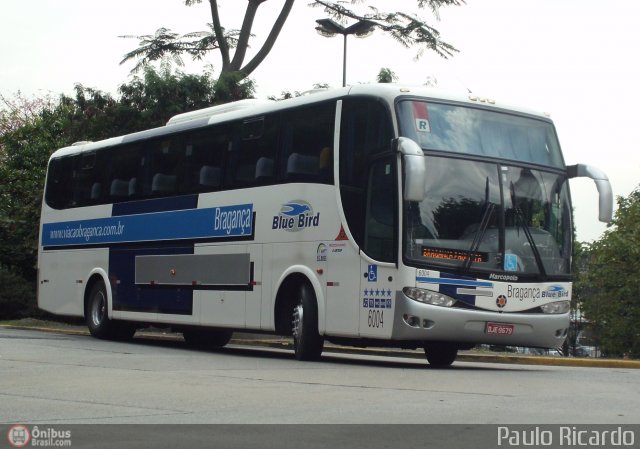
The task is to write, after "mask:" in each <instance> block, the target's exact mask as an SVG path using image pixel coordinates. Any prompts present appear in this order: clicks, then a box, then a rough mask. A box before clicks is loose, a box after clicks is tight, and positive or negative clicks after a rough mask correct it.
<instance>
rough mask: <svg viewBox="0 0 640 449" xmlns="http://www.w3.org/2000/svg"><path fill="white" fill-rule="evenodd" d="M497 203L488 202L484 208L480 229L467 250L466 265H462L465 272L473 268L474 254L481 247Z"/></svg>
mask: <svg viewBox="0 0 640 449" xmlns="http://www.w3.org/2000/svg"><path fill="white" fill-rule="evenodd" d="M495 208H496V205H495V204H494V203H489V202H488V203H487V207H486V208H485V210H484V214H483V215H482V220H481V221H480V226H478V230H477V231H476V233H475V235H474V236H473V242H471V247H470V248H469V249H468V250H467V251H466V252H467V258H466V260H465V261H464V265H463V267H462V271H463V272H467V271H469V269H470V268H471V264H472V263H473V258H472V257H473V255H474V254H475V253H476V252H477V251H478V248H479V247H480V243H482V240H483V239H484V234H485V232H486V231H487V228H488V227H489V222H490V221H491V217H492V216H493V211H494V210H495Z"/></svg>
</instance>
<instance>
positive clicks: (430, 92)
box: [51, 83, 549, 158]
mask: <svg viewBox="0 0 640 449" xmlns="http://www.w3.org/2000/svg"><path fill="white" fill-rule="evenodd" d="M355 95H358V96H375V97H379V98H383V99H385V100H387V101H388V102H389V103H390V104H393V102H394V101H395V99H396V98H398V97H403V96H407V97H421V98H426V99H429V100H440V101H452V102H456V103H466V104H469V105H475V106H478V105H480V106H482V107H486V108H491V109H496V110H501V111H511V112H517V113H522V114H527V115H532V116H537V117H539V118H543V119H546V120H549V115H548V114H543V113H540V112H539V111H533V110H530V109H525V108H522V107H518V106H513V105H507V104H504V103H498V102H497V101H494V100H492V99H489V98H485V97H481V96H478V95H475V94H472V93H464V92H462V93H461V92H457V93H455V92H447V91H444V90H442V89H438V88H430V87H425V86H409V85H400V84H393V83H388V84H387V83H379V84H357V85H355V86H349V87H341V88H336V89H318V90H315V91H313V93H309V94H303V95H302V96H299V97H295V98H291V99H287V100H282V101H272V100H257V99H247V100H239V101H236V102H232V103H227V104H223V105H218V106H212V107H209V108H204V109H199V110H197V111H191V112H186V113H182V114H178V115H176V116H174V117H172V118H171V119H169V121H168V122H167V124H166V125H165V126H161V127H158V128H153V129H148V130H145V131H139V132H136V133H132V134H127V135H123V136H119V137H112V138H109V139H105V140H100V141H96V142H77V143H75V144H73V145H71V146H68V147H64V148H60V149H59V150H57V151H55V152H54V153H53V154H52V155H51V157H52V158H54V157H62V156H66V155H70V154H76V153H81V152H85V151H93V150H96V149H99V148H104V147H109V146H115V145H119V144H122V143H128V142H133V141H141V140H146V139H149V138H152V137H159V136H163V135H168V134H173V133H175V132H180V131H183V130H187V129H193V128H200V127H204V126H207V125H212V124H215V123H223V122H228V121H232V120H238V119H242V118H247V117H251V116H257V115H262V114H266V113H269V112H276V111H280V110H286V109H290V108H294V107H298V106H304V105H307V104H313V103H318V102H321V101H325V100H332V99H337V98H342V97H346V96H355Z"/></svg>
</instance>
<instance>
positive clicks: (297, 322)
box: [292, 304, 304, 341]
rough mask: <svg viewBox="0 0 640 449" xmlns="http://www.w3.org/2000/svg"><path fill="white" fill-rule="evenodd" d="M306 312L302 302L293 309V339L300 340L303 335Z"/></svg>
mask: <svg viewBox="0 0 640 449" xmlns="http://www.w3.org/2000/svg"><path fill="white" fill-rule="evenodd" d="M303 313H304V309H303V308H302V304H298V305H297V306H296V307H295V308H294V309H293V323H292V324H293V329H292V331H293V340H294V341H299V340H300V336H301V335H302V316H303Z"/></svg>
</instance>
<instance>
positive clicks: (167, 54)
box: [121, 0, 464, 85]
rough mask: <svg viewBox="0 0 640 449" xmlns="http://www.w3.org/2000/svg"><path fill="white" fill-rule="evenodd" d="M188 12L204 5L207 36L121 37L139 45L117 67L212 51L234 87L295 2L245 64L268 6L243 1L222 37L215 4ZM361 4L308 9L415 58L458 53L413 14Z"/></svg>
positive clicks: (448, 0) (320, 0)
mask: <svg viewBox="0 0 640 449" xmlns="http://www.w3.org/2000/svg"><path fill="white" fill-rule="evenodd" d="M184 1H185V4H186V5H187V6H191V5H195V4H199V3H202V2H203V1H208V2H209V4H210V12H211V19H212V23H211V24H209V25H208V26H209V30H207V31H200V32H193V33H188V34H185V35H179V34H177V33H173V32H172V31H171V30H170V29H168V28H165V27H162V28H159V29H158V30H157V31H156V32H155V34H153V35H142V36H123V37H135V38H137V39H139V40H140V43H139V46H138V48H137V49H135V50H132V51H130V52H129V53H127V54H126V55H124V58H123V60H122V61H121V64H123V63H125V62H127V61H130V60H136V61H137V63H136V65H135V66H134V69H133V70H134V71H135V70H138V69H139V68H140V67H143V66H146V65H148V64H149V63H151V62H156V61H160V62H163V63H165V64H166V63H169V62H170V61H174V62H175V63H177V64H182V59H181V56H182V55H184V54H187V55H190V56H191V57H192V58H193V59H196V60H200V59H202V58H203V57H204V56H205V55H206V54H208V53H209V52H211V51H214V50H217V51H218V52H219V54H220V58H221V60H222V66H221V70H220V78H219V79H220V80H221V82H222V83H224V84H227V85H228V84H229V83H232V82H239V81H241V80H243V79H245V78H246V77H248V76H249V75H251V73H252V72H253V71H254V70H255V69H256V68H257V67H258V66H259V65H260V64H261V63H262V62H263V61H264V60H265V58H266V57H267V55H268V54H269V52H270V51H271V49H272V48H273V46H274V44H275V42H276V40H277V39H278V36H279V35H280V32H281V31H282V27H283V25H284V24H285V22H286V21H287V18H288V17H289V13H290V12H291V8H292V7H293V4H294V2H295V0H284V3H283V5H282V7H281V9H280V13H279V15H278V16H277V18H276V19H275V21H274V23H273V25H272V27H271V30H270V32H269V34H268V36H267V37H266V39H265V40H264V42H263V43H262V45H261V46H260V47H259V48H258V51H257V52H256V53H255V55H254V56H253V57H252V58H251V59H250V60H248V61H247V60H246V58H247V49H248V48H249V41H250V39H251V37H253V36H252V34H251V30H252V28H253V23H254V20H255V17H256V15H257V12H258V8H259V7H260V5H262V4H263V3H266V2H267V1H268V0H248V1H247V9H246V11H245V14H244V20H243V22H242V28H241V29H240V30H231V31H227V30H226V29H225V28H224V27H223V26H222V23H221V20H220V15H219V11H218V1H217V0H184ZM361 3H363V1H362V0H350V1H349V2H347V1H344V0H342V1H340V0H339V1H324V0H313V1H311V3H310V4H309V5H310V6H312V7H317V8H321V9H323V10H324V12H325V13H326V14H327V15H329V16H330V17H331V18H333V19H335V20H338V21H346V20H347V19H349V20H356V21H357V20H367V21H369V22H372V23H373V24H375V26H376V27H377V28H378V29H380V30H382V31H383V32H384V33H386V34H388V35H389V36H391V37H392V38H393V39H395V40H396V41H398V42H399V43H400V44H401V45H403V46H405V47H414V46H415V47H417V51H418V56H420V55H421V54H422V53H423V52H424V51H425V50H430V51H434V52H436V53H437V54H438V55H440V56H442V57H445V58H446V57H449V56H452V55H453V54H454V53H455V52H456V51H457V50H456V49H455V48H454V47H453V46H452V45H450V44H448V43H446V42H445V41H443V40H442V39H441V38H440V33H439V32H438V30H436V29H435V28H433V27H432V26H430V25H429V24H428V23H427V21H425V20H424V19H422V18H420V17H418V16H417V15H415V14H410V13H406V12H402V11H381V10H379V9H377V8H375V7H374V6H369V7H368V8H366V9H365V11H366V12H362V11H359V10H358V9H357V8H356V7H357V5H358V4H361ZM416 4H417V6H418V8H428V9H430V10H431V12H432V14H433V15H434V17H435V19H437V20H439V14H438V12H439V9H440V8H441V7H442V6H449V5H456V6H457V5H462V4H464V0H416ZM232 49H234V50H235V52H234V53H233V55H232V54H231V50H232Z"/></svg>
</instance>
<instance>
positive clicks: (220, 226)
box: [41, 204, 253, 247]
mask: <svg viewBox="0 0 640 449" xmlns="http://www.w3.org/2000/svg"><path fill="white" fill-rule="evenodd" d="M252 234H253V204H239V205H232V206H221V207H210V208H204V209H188V210H177V211H176V210H172V211H167V212H154V213H143V214H138V215H120V216H115V217H107V218H96V219H91V220H76V221H66V222H58V223H47V224H44V225H43V226H42V242H41V243H42V246H45V247H47V246H56V247H64V246H87V245H103V244H113V243H134V242H148V241H170V240H185V239H205V238H214V239H215V238H220V239H222V238H226V239H228V238H232V237H236V238H238V237H249V236H251V235H252Z"/></svg>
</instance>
